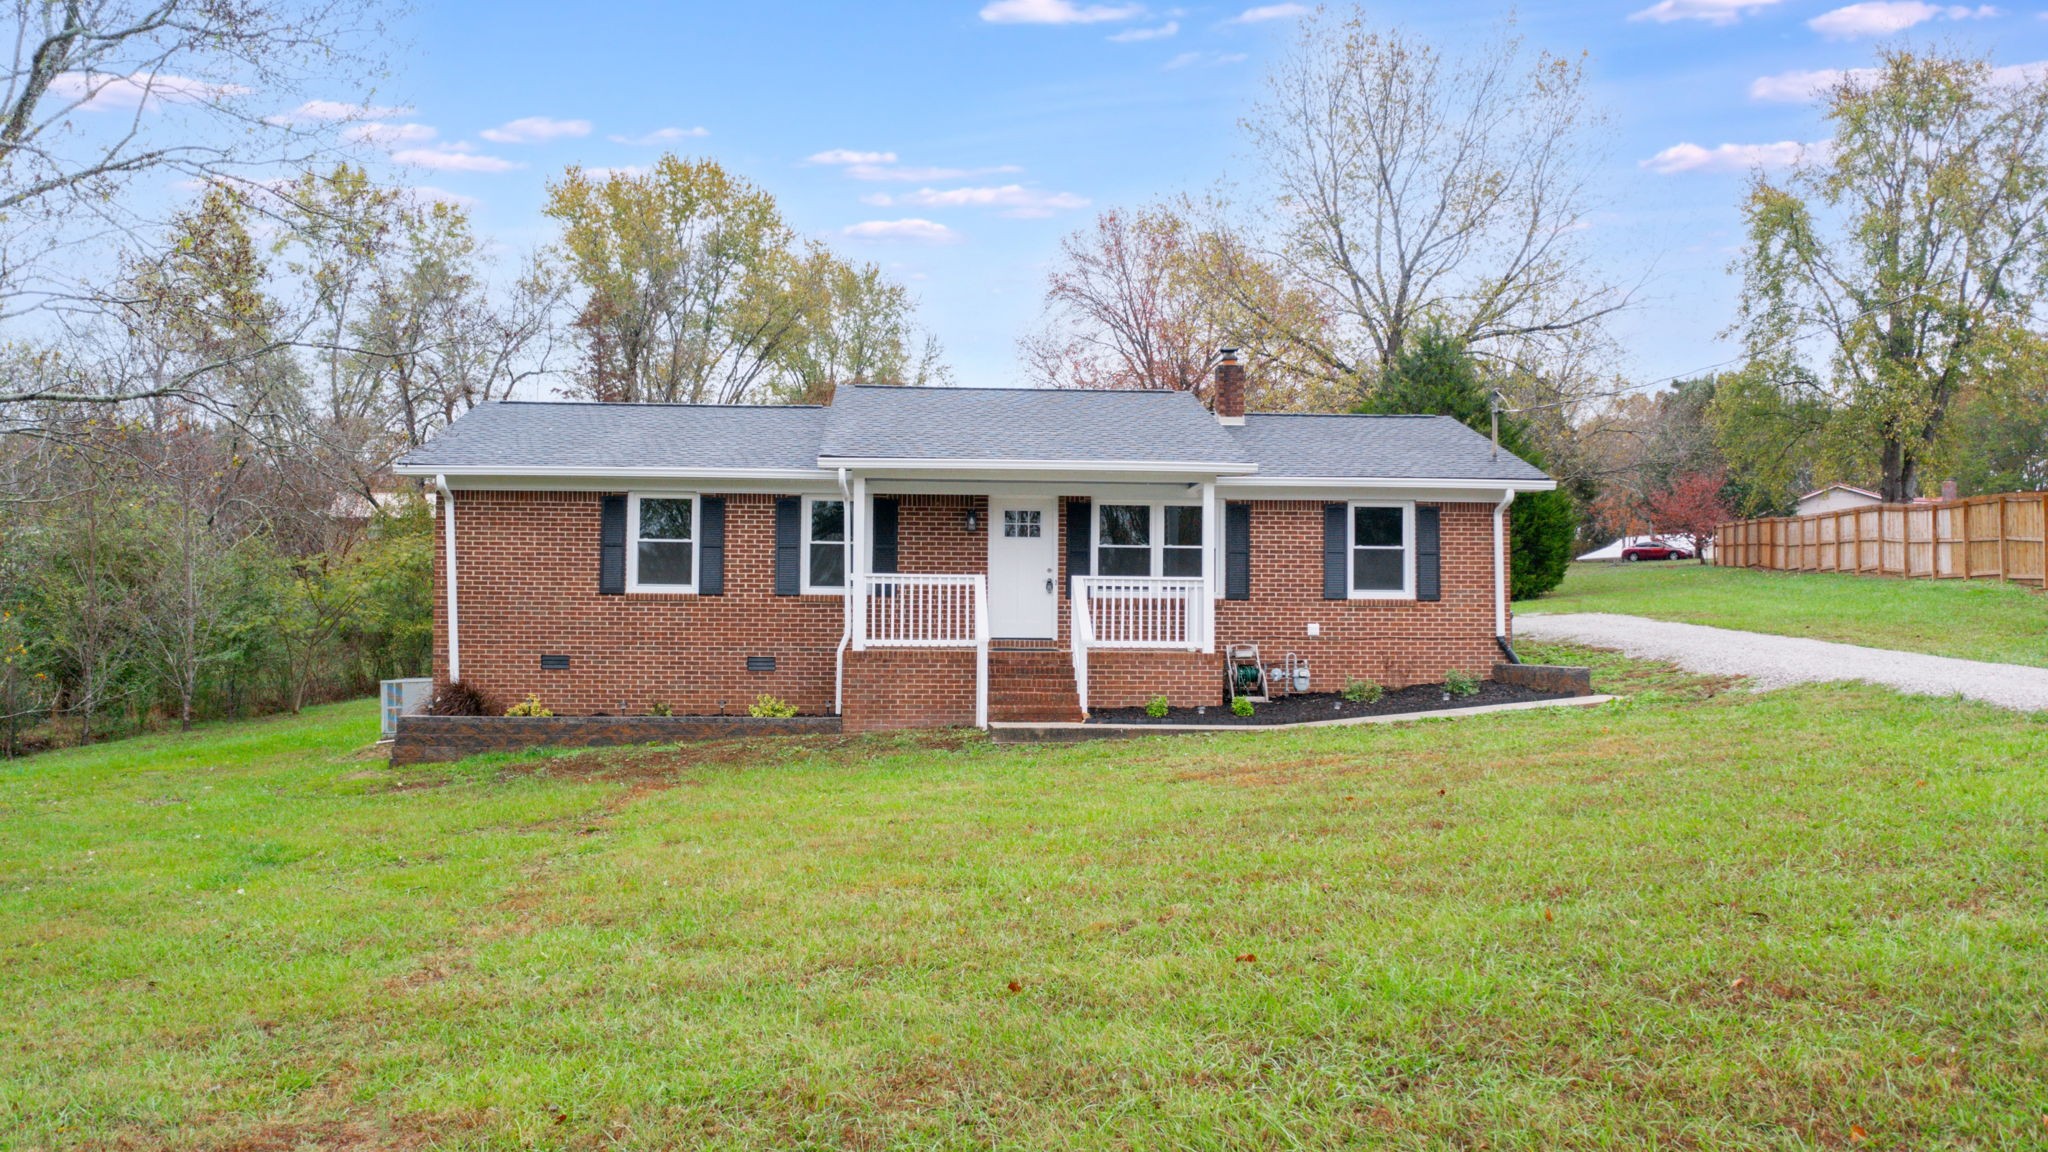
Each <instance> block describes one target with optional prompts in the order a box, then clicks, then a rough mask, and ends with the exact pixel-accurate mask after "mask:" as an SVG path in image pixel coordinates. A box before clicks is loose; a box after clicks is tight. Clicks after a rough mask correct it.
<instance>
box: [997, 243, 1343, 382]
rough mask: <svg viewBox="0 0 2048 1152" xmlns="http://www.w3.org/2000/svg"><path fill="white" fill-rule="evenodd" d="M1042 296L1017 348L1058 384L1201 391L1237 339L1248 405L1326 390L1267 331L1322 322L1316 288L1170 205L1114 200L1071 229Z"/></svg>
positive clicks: (1314, 371)
mask: <svg viewBox="0 0 2048 1152" xmlns="http://www.w3.org/2000/svg"><path fill="white" fill-rule="evenodd" d="M1225 283H1229V284H1230V285H1232V287H1231V288H1230V289H1228V290H1223V289H1221V288H1220V286H1221V285H1223V284H1225ZM1045 307H1046V314H1047V315H1046V324H1045V326H1044V327H1043V328H1042V329H1040V330H1039V331H1038V332H1035V333H1033V334H1031V335H1029V336H1027V337H1025V338H1024V340H1023V341H1021V342H1020V348H1021V351H1022V352H1023V355H1024V359H1025V362H1026V364H1027V366H1028V367H1029V368H1030V370H1031V372H1032V374H1033V376H1034V378H1035V379H1036V380H1037V381H1039V382H1042V383H1047V384H1051V385H1053V386H1055V387H1074V388H1158V389H1169V390H1174V391H1182V392H1194V393H1196V394H1198V395H1200V396H1203V397H1205V398H1206V397H1207V395H1208V389H1209V384H1210V379H1211V373H1210V371H1209V369H1210V365H1211V364H1212V363H1214V361H1215V357H1216V351H1217V349H1218V348H1222V347H1235V348H1238V349H1240V350H1241V352H1242V353H1243V354H1244V361H1245V364H1246V369H1247V370H1246V384H1247V389H1246V391H1247V401H1248V403H1249V404H1250V405H1251V407H1252V408H1254V409H1260V410H1266V411H1275V410H1288V409H1299V408H1304V407H1313V406H1316V405H1317V403H1318V400H1319V399H1322V395H1321V394H1322V392H1323V391H1325V390H1324V389H1322V388H1321V387H1320V385H1321V383H1322V382H1323V379H1324V377H1323V374H1322V373H1321V372H1320V370H1319V367H1318V366H1316V365H1313V364H1311V365H1308V366H1306V367H1304V365H1302V364H1301V363H1299V362H1298V360H1297V359H1295V358H1294V357H1292V356H1290V353H1292V352H1293V351H1294V348H1293V346H1292V345H1291V344H1290V343H1288V342H1287V341H1284V340H1275V339H1271V338H1269V335H1268V334H1269V333H1271V332H1274V331H1277V330H1290V331H1293V330H1301V331H1314V330H1320V329H1321V328H1323V327H1324V326H1325V317H1324V314H1323V312H1322V310H1321V309H1320V306H1319V305H1318V303H1317V301H1316V300H1315V298H1314V296H1312V295H1311V294H1309V293H1306V292H1303V291H1300V290H1298V289H1289V288H1288V287H1287V286H1286V285H1285V284H1284V283H1283V282H1282V280H1281V278H1280V276H1279V275H1278V274H1277V273H1276V272H1275V271H1274V270H1273V269H1272V268H1271V267H1270V266H1268V265H1266V264H1264V263H1262V262H1261V261H1259V260H1258V259H1257V258H1256V257H1255V256H1252V255H1251V254H1249V253H1247V252H1245V251H1243V250H1242V248H1241V246H1240V244H1239V243H1238V241H1237V240H1236V238H1234V237H1231V236H1228V235H1226V234H1223V233H1219V232H1212V231H1204V230H1202V229H1200V228H1198V227H1196V226H1195V225H1194V224H1193V223H1192V221H1191V219H1190V217H1189V215H1188V214H1187V213H1186V212H1183V211H1180V210H1177V209H1175V208H1171V207H1167V206H1160V205H1155V206H1152V207H1148V208H1142V209H1138V210H1136V211H1128V212H1127V211H1123V210H1119V209H1112V210H1110V211H1108V212H1104V213H1102V214H1101V215H1100V216H1098V217H1097V218H1096V220H1095V224H1094V226H1093V227H1092V228H1087V229H1083V230H1081V231H1078V232H1075V233H1073V234H1071V235H1069V236H1067V237H1066V238H1065V239H1064V240H1062V241H1061V242H1060V259H1059V263H1058V265H1057V266H1056V267H1055V268H1054V269H1053V270H1052V272H1051V273H1050V274H1049V275H1048V276H1047V278H1046V289H1045Z"/></svg>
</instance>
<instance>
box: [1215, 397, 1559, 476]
mask: <svg viewBox="0 0 2048 1152" xmlns="http://www.w3.org/2000/svg"><path fill="white" fill-rule="evenodd" d="M1230 431H1231V434H1232V435H1233V436H1234V437H1235V438H1236V439H1237V441H1238V443H1239V444H1241V445H1242V446H1243V449H1244V453H1245V455H1246V456H1248V457H1249V458H1250V459H1251V460H1252V461H1253V462H1254V463H1256V464H1257V465H1258V466H1259V472H1258V474H1259V475H1260V476H1261V477H1263V478H1267V479H1270V478H1272V477H1275V476H1280V477H1290V476H1300V477H1304V478H1318V479H1334V478H1337V477H1360V478H1368V479H1397V478H1398V479H1408V478H1427V479H1432V480H1546V479H1548V477H1547V476H1545V475H1544V474H1543V472H1542V471H1541V470H1540V469H1538V468H1536V467H1535V466H1534V465H1532V464H1529V463H1527V462H1525V461H1523V460H1522V459H1520V458H1519V457H1517V456H1515V455H1514V454H1512V453H1510V452H1505V451H1504V452H1502V453H1501V454H1500V457H1499V458H1498V459H1495V458H1494V456H1493V444H1492V442H1491V441H1489V440H1488V439H1487V438H1486V437H1484V436H1481V435H1480V434H1479V433H1477V432H1474V431H1473V430H1472V429H1470V428H1467V427H1465V425H1463V424H1460V423H1459V422H1458V421H1456V420H1454V419H1452V418H1451V417H1449V416H1283V415H1264V414H1257V413H1255V414H1253V415H1250V416H1247V417H1245V422H1244V424H1243V426H1242V427H1239V428H1234V429H1231V430H1230Z"/></svg>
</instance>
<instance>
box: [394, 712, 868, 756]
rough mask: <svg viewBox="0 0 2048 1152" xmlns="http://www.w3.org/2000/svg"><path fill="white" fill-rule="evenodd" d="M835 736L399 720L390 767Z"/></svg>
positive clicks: (714, 722)
mask: <svg viewBox="0 0 2048 1152" xmlns="http://www.w3.org/2000/svg"><path fill="white" fill-rule="evenodd" d="M838 731H839V717H837V716H793V717H790V718H788V719H776V718H771V717H756V716H401V717H399V718H398V735H397V738H396V739H394V740H393V741H392V744H391V762H392V763H393V764H429V763H433V762H435V761H441V760H460V759H462V758H463V757H465V756H476V755H480V754H482V753H485V752H520V751H524V750H526V749H528V748H616V747H622V746H626V745H632V744H675V743H680V742H682V741H686V740H729V739H734V738H737V737H742V736H772V735H797V734H816V733H836V732H838Z"/></svg>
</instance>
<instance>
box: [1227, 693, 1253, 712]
mask: <svg viewBox="0 0 2048 1152" xmlns="http://www.w3.org/2000/svg"><path fill="white" fill-rule="evenodd" d="M1230 713H1231V715H1233V716H1250V715H1251V714H1252V702H1251V701H1250V700H1248V699H1246V698H1245V697H1243V696H1233V697H1231V698H1230Z"/></svg>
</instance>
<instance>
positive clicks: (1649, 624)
mask: <svg viewBox="0 0 2048 1152" xmlns="http://www.w3.org/2000/svg"><path fill="white" fill-rule="evenodd" d="M1515 635H1516V636H1517V637H1518V638H1521V637H1526V638H1529V639H1532V640H1560V641H1566V642H1569V643H1573V644H1585V645H1589V646H1591V647H1594V648H1612V649H1615V650H1616V651H1619V652H1622V653H1624V654H1626V655H1629V656H1637V657H1642V658H1645V659H1651V660H1667V661H1670V662H1671V663H1673V664H1676V665H1678V666H1679V667H1681V668H1686V669H1689V670H1691V671H1694V672H1704V673H1707V674H1710V675H1723V676H1747V677H1749V678H1750V679H1752V680H1754V681H1755V682H1756V685H1757V687H1759V688H1782V687H1785V686H1786V685H1789V684H1806V683H1816V682H1819V681H1824V680H1864V681H1868V682H1869V683H1872V684H1884V685H1888V686H1890V687H1893V688H1897V689H1898V690H1899V691H1901V692H1914V693H1919V694H1921V695H1925V696H1958V695H1960V696H1967V697H1969V698H1970V699H1972V700H1982V701H1984V702H1986V703H1988V704H1997V705H1999V706H2000V707H2004V708H2013V709H2017V710H2019V711H2022V712H2033V711H2038V710H2041V709H2048V668H2029V667H2027V666H2025V665H2023V664H1992V663H1988V662H1986V661H1983V660H1957V659H1955V658H1953V657H1949V656H1924V655H1921V654H1920V653H1918V652H1894V651H1892V650H1891V649H1888V648H1865V647H1862V646H1861V645H1857V644H1834V643H1830V642H1829V641H1826V640H1804V639H1800V638H1798V637H1795V636H1767V635H1765V634H1763V633H1761V632H1737V631H1735V630H1734V629H1731V628H1709V627H1707V626H1705V625H1702V624H1673V623H1671V622H1670V621H1667V620H1650V619H1645V618H1644V617H1641V616H1617V615H1613V614H1610V613H1606V612H1565V613H1560V614H1558V615H1555V616H1517V617H1515Z"/></svg>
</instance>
